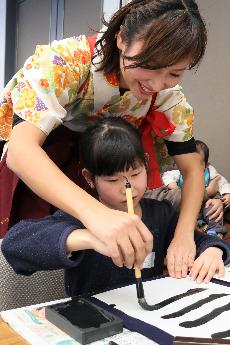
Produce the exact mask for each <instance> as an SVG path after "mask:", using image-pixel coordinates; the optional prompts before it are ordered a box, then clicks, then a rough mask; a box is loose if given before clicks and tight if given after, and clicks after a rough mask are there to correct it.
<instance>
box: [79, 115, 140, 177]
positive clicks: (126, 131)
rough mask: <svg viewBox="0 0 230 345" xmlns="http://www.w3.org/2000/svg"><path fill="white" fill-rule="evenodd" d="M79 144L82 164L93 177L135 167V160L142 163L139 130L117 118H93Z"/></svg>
mask: <svg viewBox="0 0 230 345" xmlns="http://www.w3.org/2000/svg"><path fill="white" fill-rule="evenodd" d="M80 147H81V150H80V151H81V152H80V155H81V161H82V163H83V166H84V167H85V168H86V169H88V170H89V172H90V173H91V175H92V176H93V177H95V176H102V175H104V176H111V175H113V174H115V173H117V172H121V171H127V170H129V168H130V167H132V168H134V169H135V168H136V166H137V164H138V163H139V164H141V165H145V166H146V157H145V153H144V148H143V146H142V143H141V138H140V133H139V130H138V129H137V128H135V127H134V126H133V125H131V124H130V123H128V122H126V121H125V120H123V119H121V118H117V117H107V118H103V119H99V120H97V121H93V122H92V124H91V125H89V127H88V128H87V129H86V131H85V132H84V133H83V134H82V138H81V143H80Z"/></svg>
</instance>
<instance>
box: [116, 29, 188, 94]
mask: <svg viewBox="0 0 230 345" xmlns="http://www.w3.org/2000/svg"><path fill="white" fill-rule="evenodd" d="M117 46H118V49H119V50H120V52H121V55H120V87H122V88H126V89H129V90H130V91H131V92H132V93H133V95H134V96H135V97H136V98H137V99H140V100H142V99H146V98H148V97H151V96H153V95H154V94H155V93H156V92H159V91H161V90H165V89H169V88H172V87H174V86H176V85H177V84H178V83H180V81H181V79H182V77H183V75H184V72H185V70H186V68H187V67H188V65H189V62H190V59H189V58H187V59H184V60H182V61H180V62H178V63H176V64H175V65H172V66H169V67H165V68H161V69H156V70H150V69H145V68H141V67H136V68H126V67H128V66H129V65H131V64H133V62H134V61H130V60H128V59H126V58H125V57H124V55H126V56H130V57H131V56H135V55H137V54H138V53H140V51H141V47H142V43H141V42H140V41H136V42H134V43H133V44H132V45H131V47H130V48H128V49H127V45H126V44H125V43H124V41H123V40H122V38H121V35H119V34H118V36H117Z"/></svg>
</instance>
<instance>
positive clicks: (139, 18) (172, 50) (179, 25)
mask: <svg viewBox="0 0 230 345" xmlns="http://www.w3.org/2000/svg"><path fill="white" fill-rule="evenodd" d="M103 24H104V25H106V26H107V30H106V31H105V32H104V33H103V34H102V37H101V39H99V40H98V41H97V43H96V54H97V55H98V54H99V55H101V56H102V61H101V63H100V65H99V67H97V69H98V70H103V71H104V72H105V73H112V72H116V73H118V72H119V54H120V52H119V50H118V48H117V42H116V37H117V34H118V32H119V31H120V30H121V33H122V38H123V40H124V42H125V43H126V45H127V47H128V48H129V47H130V46H131V44H132V43H133V42H134V41H136V40H140V41H142V42H143V48H142V51H141V52H140V53H139V54H137V55H135V56H127V55H123V58H125V59H127V60H130V61H133V63H132V64H131V65H129V66H128V67H126V68H135V67H142V68H146V69H153V70H155V69H158V68H164V67H168V66H172V65H174V64H176V63H177V62H179V61H181V60H183V59H184V58H191V61H190V64H189V69H191V68H193V67H194V66H196V65H197V64H198V63H199V62H200V60H201V59H202V57H203V55H204V52H205V48H206V43H207V32H206V28H205V24H204V21H203V19H202V17H201V15H200V13H199V10H198V6H197V4H196V2H195V1H194V0H133V1H131V2H130V3H128V4H127V5H126V6H124V7H122V8H121V9H120V10H118V11H117V12H116V13H115V14H114V15H113V17H112V18H111V20H110V21H109V23H107V22H106V21H105V19H103Z"/></svg>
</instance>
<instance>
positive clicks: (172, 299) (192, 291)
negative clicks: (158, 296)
mask: <svg viewBox="0 0 230 345" xmlns="http://www.w3.org/2000/svg"><path fill="white" fill-rule="evenodd" d="M204 290H206V288H196V289H189V290H188V291H186V292H184V293H181V294H179V295H175V296H173V297H170V298H167V299H165V300H163V301H161V302H159V303H157V304H154V305H153V307H154V309H152V310H158V309H160V308H163V307H165V306H166V305H168V304H171V303H173V302H175V301H178V300H179V299H181V298H183V297H187V296H191V295H194V294H195V293H198V292H202V291H204Z"/></svg>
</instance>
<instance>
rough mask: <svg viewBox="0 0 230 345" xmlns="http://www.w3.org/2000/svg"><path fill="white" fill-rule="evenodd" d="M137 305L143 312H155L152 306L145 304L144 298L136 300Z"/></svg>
mask: <svg viewBox="0 0 230 345" xmlns="http://www.w3.org/2000/svg"><path fill="white" fill-rule="evenodd" d="M138 303H139V305H140V306H141V308H142V309H144V310H149V311H152V310H155V306H154V305H149V304H148V303H147V302H146V299H145V298H138Z"/></svg>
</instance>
